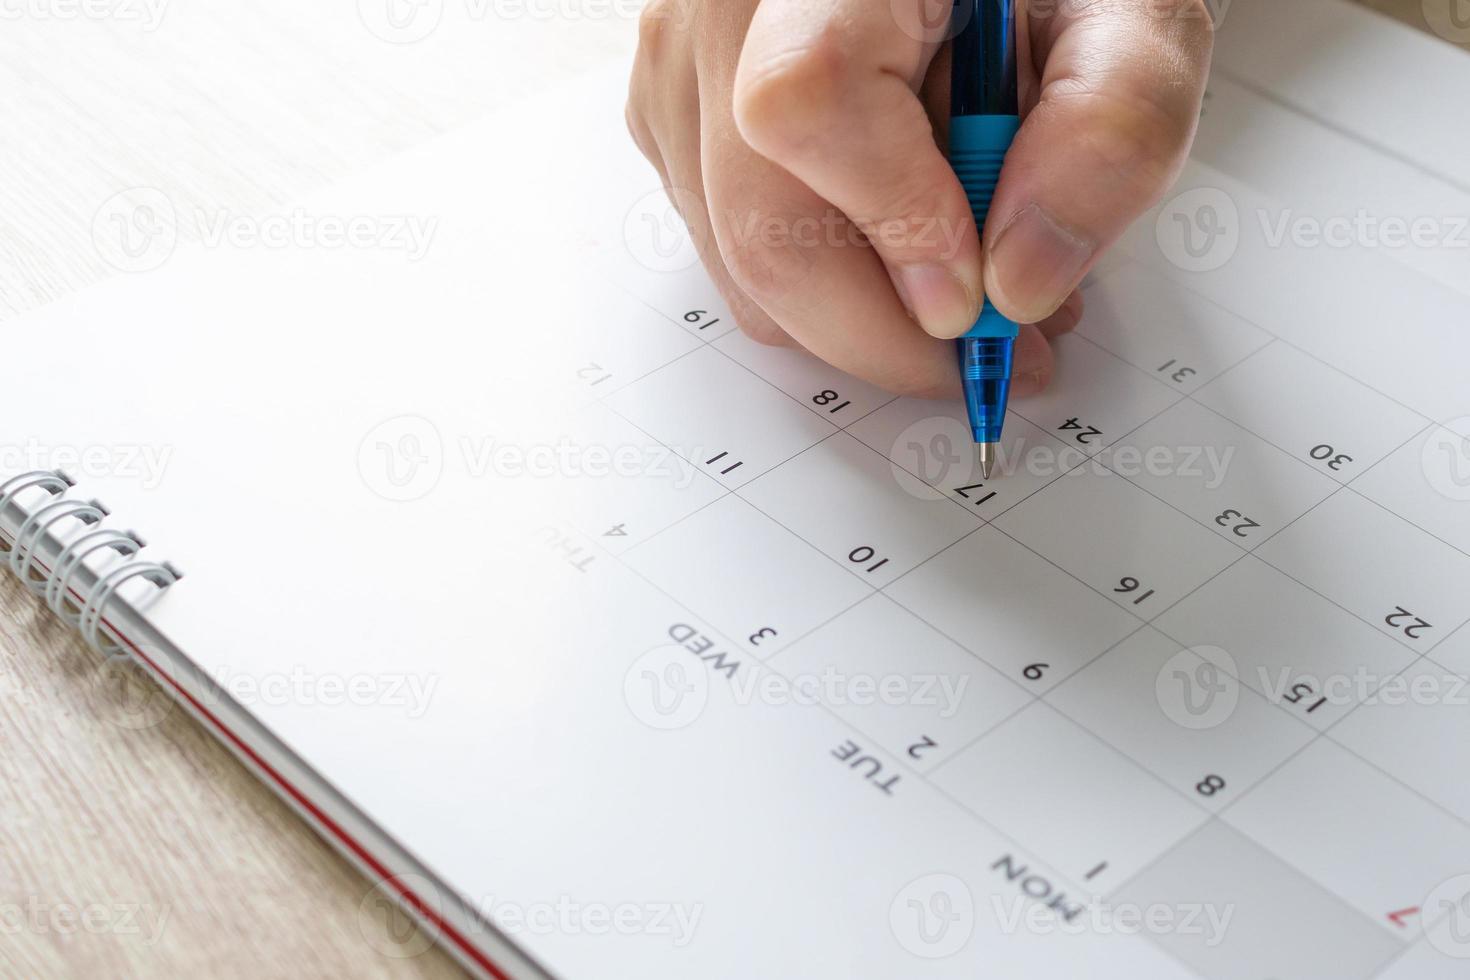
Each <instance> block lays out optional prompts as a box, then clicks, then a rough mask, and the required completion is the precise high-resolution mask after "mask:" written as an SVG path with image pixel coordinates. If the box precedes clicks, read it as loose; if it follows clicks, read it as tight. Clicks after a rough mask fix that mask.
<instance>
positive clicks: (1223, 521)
mask: <svg viewBox="0 0 1470 980" xmlns="http://www.w3.org/2000/svg"><path fill="white" fill-rule="evenodd" d="M1215 523H1216V524H1218V525H1220V526H1221V527H1224V528H1229V529H1230V532H1231V533H1232V534H1234V535H1235V536H1236V537H1237V538H1244V537H1248V536H1249V535H1248V534H1247V532H1248V531H1250V529H1251V528H1256V527H1260V526H1261V525H1260V524H1259V523H1258V522H1256V521H1253V520H1251V519H1250V518H1249V517H1246V516H1245V515H1244V514H1242V513H1241V512H1240V511H1238V510H1227V511H1226V512H1225V513H1223V514H1221V515H1220V516H1219V517H1217V518H1215Z"/></svg>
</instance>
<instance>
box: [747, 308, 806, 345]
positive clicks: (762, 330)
mask: <svg viewBox="0 0 1470 980" xmlns="http://www.w3.org/2000/svg"><path fill="white" fill-rule="evenodd" d="M747 305H748V304H747ZM735 322H736V324H738V325H739V327H740V332H741V333H743V334H745V336H747V337H749V338H750V339H751V340H753V341H755V342H756V343H758V344H760V345H762V346H764V347H790V346H791V345H792V340H791V337H790V335H789V334H787V333H786V331H784V330H782V329H781V328H780V327H779V326H777V325H776V321H775V320H772V319H771V318H770V317H769V316H766V315H765V314H764V313H758V312H756V311H754V310H750V309H742V310H741V311H740V312H738V313H737V314H736V316H735Z"/></svg>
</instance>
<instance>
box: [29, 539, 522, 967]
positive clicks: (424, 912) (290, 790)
mask: <svg viewBox="0 0 1470 980" xmlns="http://www.w3.org/2000/svg"><path fill="white" fill-rule="evenodd" d="M8 538H9V535H3V534H0V541H7V542H8ZM35 564H36V565H37V566H39V567H40V568H42V569H43V570H45V571H46V572H48V573H50V572H51V571H52V569H50V568H48V567H47V566H46V563H45V562H43V561H40V560H39V559H37V560H36V561H35ZM66 591H67V593H68V594H70V595H71V596H72V597H73V598H75V599H76V600H77V601H79V602H81V601H84V600H83V598H82V595H81V594H80V593H79V592H77V590H76V589H73V588H68V589H67V590H66ZM102 625H104V626H106V627H107V628H108V629H110V630H112V633H113V635H114V636H116V637H117V638H118V639H120V640H122V641H123V642H124V643H126V644H127V645H128V648H129V649H130V650H132V651H133V653H134V654H135V655H136V656H137V657H138V659H139V660H141V661H143V662H144V663H145V664H147V665H148V666H149V667H151V668H152V669H153V672H154V673H155V674H157V675H158V676H159V677H161V678H163V679H164V680H165V681H167V682H168V685H169V687H171V688H173V689H174V690H175V691H176V692H178V694H179V696H181V697H182V698H183V699H184V700H185V701H188V702H189V704H190V705H192V706H193V708H194V710H195V711H197V712H199V714H200V715H201V716H202V717H203V718H204V719H205V720H206V721H208V722H209V723H210V724H211V725H213V726H214V728H215V730H216V731H218V732H219V733H220V734H221V735H223V736H224V738H225V740H226V741H228V742H229V743H230V744H232V745H234V746H235V747H236V748H238V749H239V750H240V751H241V752H242V753H243V754H244V755H246V756H247V757H248V758H249V759H250V761H251V762H253V763H254V764H255V765H256V767H257V768H259V769H260V771H261V772H263V773H265V774H266V775H267V776H269V777H270V778H271V781H272V782H274V783H275V784H276V785H277V786H279V787H280V788H281V789H282V790H284V791H285V792H286V795H288V796H290V797H291V799H293V800H295V801H296V802H297V803H298V804H300V806H301V807H302V808H303V809H305V810H306V811H307V812H308V813H310V814H311V815H312V817H313V818H315V819H316V821H317V822H318V823H319V824H321V826H322V827H323V828H325V829H326V830H327V832H328V833H330V834H331V835H332V836H333V837H335V838H336V839H337V840H338V841H339V842H340V843H342V844H343V845H345V846H346V847H347V849H348V850H349V851H351V852H352V853H353V854H354V855H356V856H357V858H358V859H359V860H361V861H362V862H363V863H364V864H366V865H367V866H368V867H370V868H371V869H372V870H373V873H374V874H376V875H379V876H380V877H381V878H382V879H383V881H385V882H387V883H388V884H389V885H390V886H391V887H392V890H393V891H394V892H396V893H397V894H398V897H399V898H400V899H402V900H403V901H404V902H405V903H406V904H408V905H410V906H412V907H413V909H414V911H415V912H417V913H418V914H419V915H420V916H422V917H423V918H425V919H428V920H429V922H430V923H431V924H432V925H433V926H434V928H436V929H438V930H439V931H440V932H441V933H443V934H444V935H446V936H448V937H449V939H450V941H451V942H453V943H454V945H455V947H456V948H458V949H459V950H460V952H462V953H464V954H465V955H466V956H468V957H469V958H470V959H472V960H474V961H475V963H476V964H477V965H479V966H480V967H483V968H484V970H485V972H487V973H489V974H490V975H491V976H493V977H495V978H496V980H511V978H510V976H509V975H508V974H507V973H506V972H505V971H503V970H502V969H500V967H498V966H496V965H495V963H494V962H493V961H492V960H491V959H490V958H489V957H488V956H486V955H485V954H484V953H482V952H481V951H480V949H479V947H477V946H475V945H474V944H473V943H471V942H470V941H469V940H468V939H466V938H465V937H464V935H463V934H462V933H461V932H460V931H459V930H458V929H456V928H454V926H452V925H450V924H449V923H448V922H446V921H445V920H444V918H443V917H442V916H440V915H439V913H437V912H435V911H434V910H433V909H431V908H429V907H428V906H427V905H426V904H424V901H423V899H421V898H419V897H418V895H416V894H415V893H414V892H413V890H412V889H410V888H407V887H405V886H404V885H402V884H400V883H399V882H398V880H397V878H396V876H394V875H393V874H392V873H391V872H390V871H389V869H388V868H387V867H385V866H384V865H383V863H382V862H381V861H379V860H378V859H377V858H375V857H373V855H372V853H371V852H370V851H369V850H368V849H367V848H366V847H364V846H363V845H362V844H360V843H358V841H357V839H356V838H354V837H353V836H352V835H351V834H349V833H348V832H347V831H346V830H343V829H342V827H341V826H340V825H339V824H338V823H337V821H335V820H333V819H332V818H331V817H329V816H327V814H326V813H324V812H323V811H322V810H321V808H320V807H318V806H317V805H316V804H315V803H313V802H312V801H311V799H310V798H309V797H308V796H307V795H306V794H305V793H303V792H301V790H299V789H297V788H296V787H295V786H294V785H292V784H291V782H290V781H289V780H287V779H286V777H285V776H282V775H281V774H280V773H279V772H277V771H276V770H275V768H274V767H272V766H271V765H270V763H268V762H266V761H265V760H264V759H262V758H261V757H260V755H259V753H257V752H256V751H255V750H254V749H252V748H251V747H250V745H249V743H247V742H246V741H245V740H244V739H242V738H240V736H238V735H236V734H235V733H234V732H233V731H232V730H231V729H230V728H229V726H227V725H226V724H225V723H224V722H222V721H220V720H219V719H218V718H216V717H215V715H214V712H212V711H210V710H209V709H208V708H206V707H205V706H204V705H202V704H200V703H199V700H198V699H197V698H195V697H194V695H192V694H190V693H189V692H188V690H186V689H185V688H184V686H183V685H182V684H180V683H179V682H178V681H176V680H174V679H173V676H172V675H171V674H169V672H168V671H166V670H164V669H163V668H162V667H160V666H158V664H157V663H155V662H154V660H153V658H151V657H149V656H148V655H147V654H146V653H144V652H143V651H142V650H141V649H140V648H139V647H138V645H137V644H136V643H134V642H133V641H132V639H131V638H130V637H129V636H128V635H127V634H126V633H124V632H123V631H122V630H120V629H118V628H117V627H116V626H114V625H112V623H110V622H108V620H107V618H106V617H105V616H104V617H103V618H102Z"/></svg>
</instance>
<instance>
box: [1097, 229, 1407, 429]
mask: <svg viewBox="0 0 1470 980" xmlns="http://www.w3.org/2000/svg"><path fill="white" fill-rule="evenodd" d="M1116 247H1117V248H1119V249H1121V250H1122V251H1123V253H1124V254H1125V255H1126V256H1127V257H1128V258H1129V259H1130V260H1132V261H1133V262H1136V263H1138V264H1139V265H1140V266H1142V267H1143V268H1145V269H1147V270H1149V271H1150V272H1153V273H1154V274H1155V275H1162V276H1163V277H1164V279H1165V281H1166V282H1168V283H1169V284H1170V285H1172V286H1175V287H1177V288H1179V289H1183V290H1186V291H1187V292H1188V293H1189V294H1190V295H1192V296H1194V297H1196V298H1198V299H1201V300H1203V301H1205V302H1206V303H1209V304H1211V305H1212V306H1214V307H1216V308H1217V309H1220V310H1224V311H1225V312H1226V313H1228V314H1230V315H1231V316H1233V317H1235V318H1236V319H1237V320H1240V321H1241V322H1243V323H1247V324H1250V325H1251V326H1253V327H1255V328H1256V329H1257V330H1260V331H1261V332H1262V333H1264V334H1266V335H1267V336H1269V337H1270V338H1271V339H1272V340H1274V341H1276V342H1278V343H1281V344H1284V345H1286V346H1287V347H1290V348H1291V349H1292V350H1294V351H1296V352H1297V353H1299V354H1301V355H1303V356H1305V357H1307V358H1309V359H1311V360H1313V361H1316V362H1317V363H1318V364H1320V365H1322V366H1323V367H1325V368H1327V369H1329V370H1331V371H1332V372H1333V373H1335V374H1338V375H1341V376H1342V377H1344V378H1347V379H1348V380H1349V381H1352V382H1353V383H1355V384H1357V385H1359V386H1360V387H1362V388H1366V389H1367V390H1368V391H1371V392H1373V393H1374V394H1375V395H1378V396H1379V397H1380V398H1383V399H1384V400H1385V401H1390V402H1392V403H1393V404H1394V405H1397V406H1398V407H1399V408H1402V409H1403V410H1404V411H1406V412H1409V413H1410V414H1412V415H1415V416H1418V417H1419V418H1420V419H1421V420H1423V421H1424V422H1426V423H1429V422H1433V421H1434V420H1433V419H1432V418H1430V417H1429V416H1428V415H1426V414H1425V413H1423V412H1421V411H1419V409H1417V408H1415V407H1414V406H1412V405H1408V404H1405V403H1404V402H1401V401H1399V400H1398V399H1397V398H1395V397H1394V396H1393V395H1390V394H1389V393H1388V392H1386V391H1383V390H1381V389H1379V388H1377V387H1376V386H1374V385H1372V384H1369V383H1368V382H1367V381H1364V380H1363V379H1362V378H1359V377H1356V376H1355V375H1353V374H1351V373H1350V372H1347V371H1344V370H1343V369H1342V368H1340V367H1338V366H1337V365H1336V364H1333V363H1332V362H1331V361H1328V360H1326V359H1325V358H1323V357H1321V356H1319V355H1317V354H1315V353H1313V352H1312V351H1310V350H1307V349H1306V348H1305V347H1302V346H1301V345H1299V344H1295V343H1293V342H1292V341H1290V340H1288V339H1287V338H1285V337H1283V336H1281V334H1279V333H1277V332H1276V331H1275V330H1272V329H1271V328H1270V327H1267V326H1266V325H1265V324H1262V323H1260V322H1258V321H1256V320H1254V319H1252V318H1251V317H1249V316H1246V315H1244V314H1243V313H1240V312H1238V311H1236V310H1232V309H1230V308H1229V307H1227V306H1225V305H1223V304H1222V303H1219V302H1217V301H1215V300H1214V299H1212V298H1211V297H1209V296H1206V295H1205V294H1204V293H1201V292H1200V291H1199V290H1197V289H1195V288H1194V287H1193V286H1191V285H1190V284H1189V283H1188V282H1187V281H1185V280H1183V279H1176V278H1174V277H1173V276H1171V275H1169V274H1168V272H1167V271H1165V270H1164V269H1163V268H1162V267H1160V266H1157V265H1154V264H1153V261H1152V260H1151V259H1149V258H1147V257H1145V256H1143V255H1140V254H1139V253H1138V252H1137V251H1136V250H1134V249H1133V248H1132V247H1131V246H1129V245H1128V244H1127V242H1126V241H1119V242H1118V244H1117V246H1116ZM1115 356H1116V355H1115ZM1135 367H1136V365H1135ZM1140 370H1142V369H1141V368H1140ZM1214 380H1218V376H1217V377H1216V379H1214ZM1203 387H1204V386H1203V385H1202V386H1201V388H1203Z"/></svg>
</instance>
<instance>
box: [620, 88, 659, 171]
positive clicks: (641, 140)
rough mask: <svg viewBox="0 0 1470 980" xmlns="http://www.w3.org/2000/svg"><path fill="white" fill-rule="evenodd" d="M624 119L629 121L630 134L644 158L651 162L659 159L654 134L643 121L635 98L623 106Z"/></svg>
mask: <svg viewBox="0 0 1470 980" xmlns="http://www.w3.org/2000/svg"><path fill="white" fill-rule="evenodd" d="M623 121H624V122H626V123H627V126H628V135H629V136H631V137H633V144H634V145H635V146H637V147H638V151H639V152H640V153H642V154H643V157H644V159H646V160H648V161H649V162H650V163H652V162H655V161H656V160H657V159H658V155H659V154H658V152H657V149H656V147H655V144H654V141H653V134H652V133H650V132H649V129H648V124H647V123H645V122H644V121H643V113H642V112H640V111H639V109H638V106H637V105H636V104H635V102H634V100H633V99H629V100H628V104H627V105H626V106H625V107H624V108H623Z"/></svg>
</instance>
